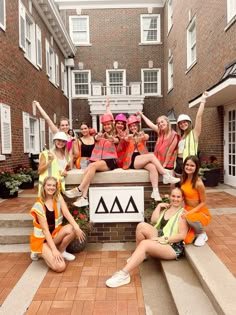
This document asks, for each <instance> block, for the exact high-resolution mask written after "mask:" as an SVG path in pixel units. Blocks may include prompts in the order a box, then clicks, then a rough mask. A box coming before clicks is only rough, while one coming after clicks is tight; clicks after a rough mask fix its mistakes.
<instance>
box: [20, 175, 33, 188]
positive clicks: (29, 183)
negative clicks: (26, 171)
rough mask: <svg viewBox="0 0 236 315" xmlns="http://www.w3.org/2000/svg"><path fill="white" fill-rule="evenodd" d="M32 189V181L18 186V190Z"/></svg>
mask: <svg viewBox="0 0 236 315" xmlns="http://www.w3.org/2000/svg"><path fill="white" fill-rule="evenodd" d="M31 188H34V179H33V178H32V181H31V182H25V183H22V184H21V185H20V189H31Z"/></svg>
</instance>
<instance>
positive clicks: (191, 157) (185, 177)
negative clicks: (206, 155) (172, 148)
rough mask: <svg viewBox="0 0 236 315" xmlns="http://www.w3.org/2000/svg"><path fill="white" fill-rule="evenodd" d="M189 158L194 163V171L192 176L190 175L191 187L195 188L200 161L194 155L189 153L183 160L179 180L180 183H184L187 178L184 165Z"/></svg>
mask: <svg viewBox="0 0 236 315" xmlns="http://www.w3.org/2000/svg"><path fill="white" fill-rule="evenodd" d="M189 160H191V161H192V162H193V163H194V164H195V165H196V169H195V172H194V173H193V177H192V188H195V187H196V182H197V179H198V177H199V176H198V173H199V168H200V161H199V158H198V157H197V156H196V155H189V156H187V157H186V159H185V160H184V164H183V172H182V180H181V182H182V184H183V183H185V182H186V180H187V178H188V174H187V173H186V172H185V165H186V163H187V162H188V161H189Z"/></svg>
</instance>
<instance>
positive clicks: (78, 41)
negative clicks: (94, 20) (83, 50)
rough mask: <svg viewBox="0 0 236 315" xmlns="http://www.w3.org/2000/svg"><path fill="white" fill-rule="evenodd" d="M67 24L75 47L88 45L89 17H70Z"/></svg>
mask: <svg viewBox="0 0 236 315" xmlns="http://www.w3.org/2000/svg"><path fill="white" fill-rule="evenodd" d="M69 23H70V36H71V38H72V41H73V43H74V44H75V45H86V44H89V43H90V38H89V17H88V16H85V15H80V16H70V18H69Z"/></svg>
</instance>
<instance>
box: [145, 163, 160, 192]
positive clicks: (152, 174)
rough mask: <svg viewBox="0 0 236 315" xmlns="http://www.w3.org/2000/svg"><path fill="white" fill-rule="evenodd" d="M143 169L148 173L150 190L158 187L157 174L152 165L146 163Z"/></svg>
mask: <svg viewBox="0 0 236 315" xmlns="http://www.w3.org/2000/svg"><path fill="white" fill-rule="evenodd" d="M144 168H145V169H146V170H147V171H148V172H149V178H150V182H151V184H152V188H157V187H158V172H157V169H156V167H155V165H153V164H152V163H148V164H146V165H145V166H144Z"/></svg>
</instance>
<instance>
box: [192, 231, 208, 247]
mask: <svg viewBox="0 0 236 315" xmlns="http://www.w3.org/2000/svg"><path fill="white" fill-rule="evenodd" d="M207 241H208V236H207V234H206V232H203V233H201V234H199V235H198V237H197V238H196V239H195V242H194V245H195V246H199V247H200V246H203V245H205V243H206V242H207Z"/></svg>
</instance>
